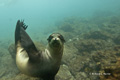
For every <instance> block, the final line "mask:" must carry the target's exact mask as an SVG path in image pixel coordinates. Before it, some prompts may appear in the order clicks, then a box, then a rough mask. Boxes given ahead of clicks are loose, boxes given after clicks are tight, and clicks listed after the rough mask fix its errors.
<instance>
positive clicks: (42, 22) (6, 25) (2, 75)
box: [0, 0, 120, 80]
mask: <svg viewBox="0 0 120 80" xmlns="http://www.w3.org/2000/svg"><path fill="white" fill-rule="evenodd" d="M19 19H20V20H24V22H25V24H26V25H28V28H27V30H26V31H27V33H28V34H29V35H30V37H31V38H32V40H33V41H34V42H36V43H38V46H39V44H40V43H42V44H43V45H44V44H47V37H48V36H49V35H50V34H51V33H54V32H58V33H61V34H63V36H64V37H65V39H66V43H65V52H64V55H63V60H62V63H61V67H62V68H61V69H60V72H59V73H58V75H57V79H56V80H64V79H65V80H99V79H101V80H103V79H105V77H104V78H103V77H100V76H96V75H95V76H94V75H93V76H91V75H88V74H89V73H98V72H99V71H101V70H102V68H101V66H106V65H107V63H110V64H112V63H111V62H112V61H113V62H115V60H116V62H117V59H118V60H119V57H120V42H119V41H120V38H119V37H120V32H119V31H120V0H0V46H1V47H0V80H17V79H19V80H20V79H21V78H22V80H26V79H28V80H37V79H32V78H31V77H26V76H24V75H23V74H20V73H19V71H18V69H17V68H16V66H15V63H14V60H13V59H12V57H11V55H10V53H9V51H10V50H9V49H8V48H9V46H10V44H13V43H14V32H15V27H16V22H17V20H19ZM44 46H45V45H44ZM11 51H12V49H11ZM113 56H114V57H113ZM96 57H97V58H96ZM105 61H106V62H105ZM98 64H101V65H98ZM114 65H115V64H114ZM116 66H119V65H118V64H116ZM107 67H108V66H107ZM105 69H106V68H104V69H103V70H105ZM117 69H118V68H117ZM117 69H116V70H117ZM112 70H113V69H111V74H112ZM62 72H63V73H64V74H63V73H62ZM119 72H120V71H119ZM113 73H114V70H113ZM112 75H114V74H112ZM115 75H116V74H115ZM112 77H113V76H112ZM107 78H109V77H107ZM114 78H115V77H114ZM114 78H112V79H114ZM117 79H118V80H120V76H118V78H117ZM114 80H116V79H114Z"/></svg>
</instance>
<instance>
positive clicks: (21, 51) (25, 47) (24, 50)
mask: <svg viewBox="0 0 120 80" xmlns="http://www.w3.org/2000/svg"><path fill="white" fill-rule="evenodd" d="M27 27H28V26H26V25H25V23H24V21H20V20H18V21H17V24H16V29H15V50H16V64H17V67H18V69H19V70H20V71H21V72H22V73H24V74H26V75H29V76H33V77H40V78H42V79H43V80H55V75H56V74H57V72H58V70H59V67H60V63H61V58H62V55H63V49H64V43H65V40H64V37H63V36H62V35H61V34H59V33H53V34H51V35H50V36H49V37H48V39H47V40H48V45H47V47H46V49H45V50H44V51H40V50H38V49H37V48H36V46H35V45H34V43H33V41H32V39H31V38H30V37H29V35H28V34H27V33H26V31H25V30H26V29H27Z"/></svg>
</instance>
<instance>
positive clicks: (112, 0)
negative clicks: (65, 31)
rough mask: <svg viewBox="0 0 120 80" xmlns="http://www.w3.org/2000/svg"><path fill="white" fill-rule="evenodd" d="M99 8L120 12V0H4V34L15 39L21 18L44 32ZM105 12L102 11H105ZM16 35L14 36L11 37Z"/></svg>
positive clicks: (0, 5)
mask: <svg viewBox="0 0 120 80" xmlns="http://www.w3.org/2000/svg"><path fill="white" fill-rule="evenodd" d="M96 11H110V12H113V13H118V12H120V1H119V0H105V1H104V0H0V37H1V38H6V37H9V38H11V37H12V38H13V34H14V29H15V25H16V22H17V20H18V19H24V20H25V23H26V24H27V25H28V26H29V28H28V31H29V32H30V33H31V34H32V33H33V32H37V33H43V32H44V31H45V30H48V31H49V29H52V28H54V27H55V26H54V24H55V22H56V21H59V20H62V19H63V18H65V17H71V16H80V17H90V16H94V15H93V13H94V12H96ZM101 15H102V14H101ZM11 35H12V36H11Z"/></svg>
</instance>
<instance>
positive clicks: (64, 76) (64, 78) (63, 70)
mask: <svg viewBox="0 0 120 80" xmlns="http://www.w3.org/2000/svg"><path fill="white" fill-rule="evenodd" d="M56 80H75V79H74V77H73V76H72V74H71V73H70V71H69V68H68V66H66V65H64V64H63V65H61V66H60V70H59V72H58V73H57V75H56Z"/></svg>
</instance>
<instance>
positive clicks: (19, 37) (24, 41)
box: [15, 20, 40, 62]
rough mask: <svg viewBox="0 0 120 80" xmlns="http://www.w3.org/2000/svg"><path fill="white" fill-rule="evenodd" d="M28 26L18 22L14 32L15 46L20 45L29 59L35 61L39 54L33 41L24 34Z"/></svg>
mask: <svg viewBox="0 0 120 80" xmlns="http://www.w3.org/2000/svg"><path fill="white" fill-rule="evenodd" d="M27 27H28V26H26V25H25V24H24V21H20V20H18V22H17V24H16V30H15V45H17V44H18V42H19V43H20V45H21V46H22V47H23V48H24V50H26V52H27V54H28V56H29V59H30V60H31V61H33V62H34V61H35V62H36V60H37V59H38V58H39V57H40V53H39V51H38V50H37V48H36V47H35V45H34V43H33V41H32V40H31V38H30V37H29V35H28V34H27V33H26V32H25V30H26V29H27Z"/></svg>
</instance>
